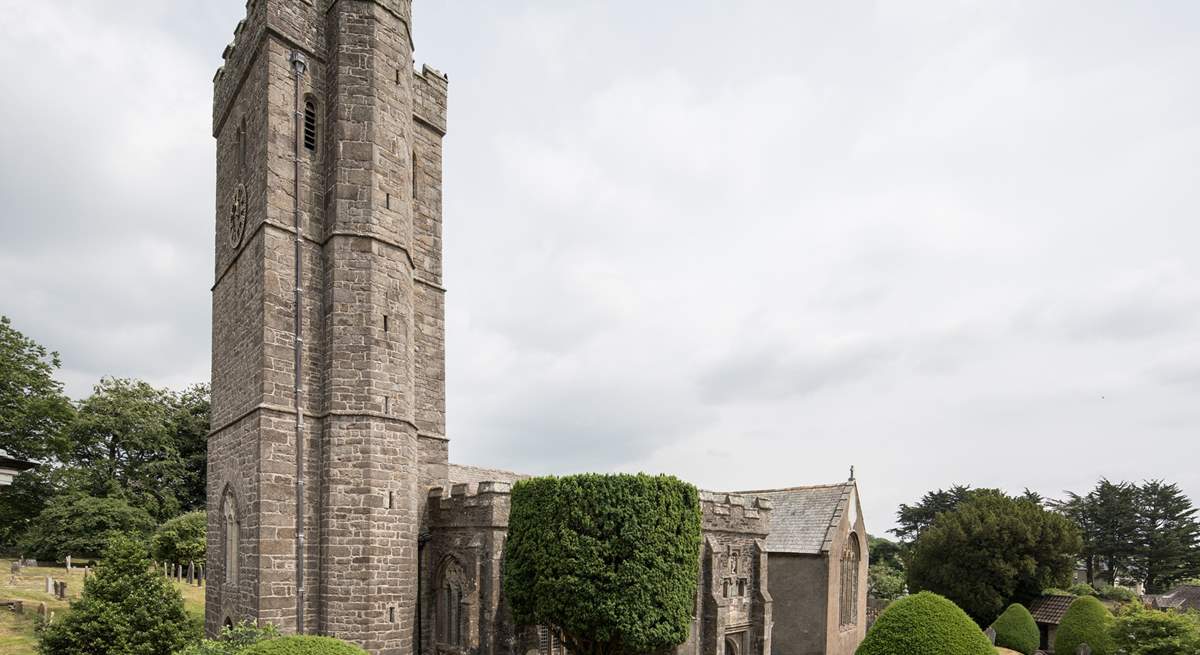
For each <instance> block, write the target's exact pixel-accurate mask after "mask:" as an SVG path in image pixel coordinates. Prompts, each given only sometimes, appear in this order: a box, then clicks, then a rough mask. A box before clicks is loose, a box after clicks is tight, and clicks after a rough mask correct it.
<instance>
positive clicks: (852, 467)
mask: <svg viewBox="0 0 1200 655" xmlns="http://www.w3.org/2000/svg"><path fill="white" fill-rule="evenodd" d="M850 479H851V480H853V479H854V465H853V464H851V465H850Z"/></svg>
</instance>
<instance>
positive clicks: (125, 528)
mask: <svg viewBox="0 0 1200 655" xmlns="http://www.w3.org/2000/svg"><path fill="white" fill-rule="evenodd" d="M153 527H154V521H153V520H152V519H151V518H150V515H149V514H147V513H146V512H145V511H144V510H142V509H141V508H138V507H130V505H129V503H126V502H125V501H124V500H122V499H120V498H93V497H91V496H79V495H67V496H58V497H55V498H54V499H53V500H51V501H50V503H49V505H47V507H46V509H45V510H44V511H42V513H41V514H38V516H37V519H36V520H35V521H34V525H33V527H31V528H30V530H29V531H28V532H27V533H26V534H25V537H24V538H23V539H22V540H21V547H22V549H23V550H24V552H25V554H26V555H30V556H32V557H36V558H37V559H41V560H50V561H62V560H63V559H64V558H65V557H66V556H67V555H73V556H75V557H96V556H97V555H99V554H100V553H101V552H102V551H103V550H104V548H105V546H106V545H107V544H108V542H109V540H110V539H111V538H112V537H113V536H115V535H118V534H135V535H138V536H144V535H146V534H147V533H149V532H150V530H151V529H153Z"/></svg>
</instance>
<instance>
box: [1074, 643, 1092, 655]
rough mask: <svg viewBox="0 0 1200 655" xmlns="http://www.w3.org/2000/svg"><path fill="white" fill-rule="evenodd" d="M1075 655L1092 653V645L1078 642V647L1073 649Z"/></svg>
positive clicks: (1090, 654) (1089, 654)
mask: <svg viewBox="0 0 1200 655" xmlns="http://www.w3.org/2000/svg"><path fill="white" fill-rule="evenodd" d="M1075 655H1092V647H1091V646H1088V645H1087V644H1079V648H1076V649H1075Z"/></svg>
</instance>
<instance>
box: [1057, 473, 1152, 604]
mask: <svg viewBox="0 0 1200 655" xmlns="http://www.w3.org/2000/svg"><path fill="white" fill-rule="evenodd" d="M1055 506H1056V507H1057V508H1058V510H1059V511H1061V512H1062V513H1063V514H1064V515H1066V516H1067V517H1069V518H1070V519H1071V520H1072V521H1074V522H1075V524H1076V525H1077V526H1079V529H1080V531H1081V534H1082V536H1083V549H1082V550H1081V552H1080V555H1081V556H1082V558H1083V560H1084V565H1085V566H1086V567H1087V581H1088V584H1095V583H1096V577H1097V576H1096V572H1097V569H1098V568H1099V566H1098V565H1099V564H1100V563H1103V564H1104V565H1105V567H1106V568H1107V572H1106V573H1107V576H1106V577H1107V578H1108V580H1107V581H1108V584H1110V585H1113V584H1116V583H1117V581H1118V580H1119V579H1120V577H1121V576H1123V575H1127V574H1128V572H1129V570H1130V567H1131V565H1132V558H1133V555H1134V550H1135V544H1136V541H1137V529H1138V520H1137V487H1136V486H1134V485H1131V484H1129V483H1127V482H1121V483H1113V482H1110V481H1109V480H1107V479H1105V478H1101V479H1100V481H1099V482H1098V483H1097V484H1096V488H1095V489H1093V490H1092V491H1090V492H1088V493H1087V494H1086V495H1083V496H1080V495H1078V494H1076V493H1074V492H1067V500H1066V501H1064V502H1061V503H1057V504H1056V505H1055Z"/></svg>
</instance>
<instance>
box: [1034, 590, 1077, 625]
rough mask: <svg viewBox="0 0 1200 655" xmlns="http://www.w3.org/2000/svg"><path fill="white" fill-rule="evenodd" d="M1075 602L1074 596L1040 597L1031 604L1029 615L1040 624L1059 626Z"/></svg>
mask: <svg viewBox="0 0 1200 655" xmlns="http://www.w3.org/2000/svg"><path fill="white" fill-rule="evenodd" d="M1073 602H1075V597H1074V596H1038V597H1037V598H1035V599H1033V602H1032V603H1029V613H1030V614H1032V615H1033V620H1034V621H1037V622H1038V623H1048V624H1050V625H1058V624H1059V623H1061V622H1062V618H1063V615H1064V614H1066V613H1067V608H1068V607H1070V606H1071V603H1073Z"/></svg>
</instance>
